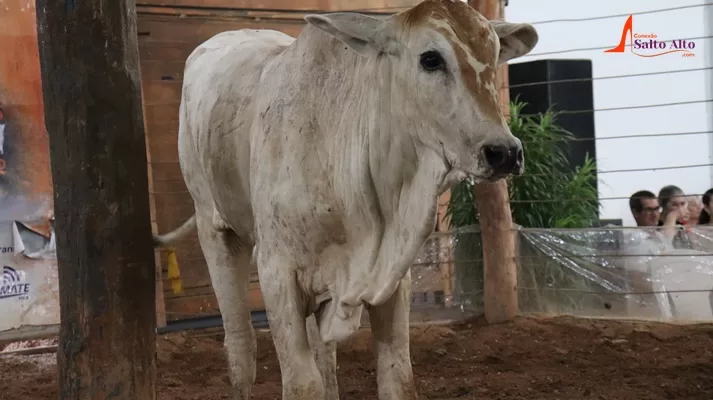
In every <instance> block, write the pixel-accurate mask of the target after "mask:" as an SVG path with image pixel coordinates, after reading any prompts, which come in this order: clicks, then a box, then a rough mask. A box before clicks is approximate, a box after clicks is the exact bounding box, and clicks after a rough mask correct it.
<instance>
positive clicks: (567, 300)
mask: <svg viewBox="0 0 713 400" xmlns="http://www.w3.org/2000/svg"><path fill="white" fill-rule="evenodd" d="M512 234H513V235H516V243H517V250H516V255H515V260H516V264H517V268H518V293H519V307H520V312H521V313H544V314H570V315H575V316H582V317H614V318H616V317H621V318H631V319H654V320H661V321H670V322H696V321H708V322H710V321H713V294H712V293H713V227H708V226H696V227H685V228H681V227H679V228H676V229H672V230H669V231H665V230H663V229H662V228H622V227H614V226H612V227H604V228H587V229H531V228H516V229H513V231H512ZM483 268H484V266H483V259H482V247H481V240H480V231H479V229H478V227H477V226H471V227H465V228H459V229H456V230H454V231H453V232H448V233H435V234H433V235H431V237H430V238H429V239H428V241H427V242H426V244H425V245H424V247H423V249H422V252H421V254H420V255H419V256H418V257H417V259H416V260H415V262H414V266H413V269H412V279H413V282H414V283H413V286H414V289H413V291H414V298H413V305H412V308H415V309H416V310H418V308H419V306H420V305H422V304H423V303H425V304H423V305H428V306H429V307H431V308H433V306H434V305H438V306H439V307H441V308H442V309H444V310H446V309H450V310H454V309H457V310H460V311H462V312H467V313H474V314H477V313H480V312H482V307H483ZM434 303H435V304H434Z"/></svg>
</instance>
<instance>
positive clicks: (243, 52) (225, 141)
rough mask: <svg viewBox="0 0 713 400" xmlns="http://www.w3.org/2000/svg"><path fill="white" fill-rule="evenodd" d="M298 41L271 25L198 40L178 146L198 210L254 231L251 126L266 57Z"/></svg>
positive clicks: (240, 230) (186, 86)
mask: <svg viewBox="0 0 713 400" xmlns="http://www.w3.org/2000/svg"><path fill="white" fill-rule="evenodd" d="M293 40H294V39H293V38H292V37H290V36H288V35H285V34H283V33H281V32H277V31H271V30H239V31H228V32H223V33H220V34H218V35H216V36H214V37H212V38H211V39H209V40H207V41H206V42H204V43H202V44H201V45H200V46H198V47H197V48H196V49H195V50H194V51H193V52H192V53H191V55H190V56H189V57H188V59H187V61H186V68H185V71H184V80H183V94H182V98H181V108H180V115H179V124H180V126H179V136H178V152H179V159H180V164H181V170H182V172H183V176H184V179H185V181H186V185H187V186H188V190H189V191H190V193H191V195H192V197H193V199H194V202H195V206H196V211H197V212H198V213H204V214H205V216H206V217H212V215H211V213H213V210H214V209H215V210H217V212H218V214H219V215H220V217H222V219H224V220H225V222H227V223H228V224H229V225H230V227H232V228H233V229H234V230H235V231H236V233H238V234H239V235H241V236H244V235H248V234H250V233H252V226H253V225H252V224H253V218H252V210H251V207H250V202H249V199H250V187H249V183H250V179H249V172H250V142H249V139H250V130H251V127H252V125H253V121H254V119H255V117H256V113H255V99H256V98H257V94H258V92H259V90H260V89H259V82H260V75H261V73H262V71H263V69H264V67H265V65H266V64H267V63H269V62H270V61H271V60H272V59H273V58H274V57H275V56H276V55H278V54H279V53H281V52H282V51H283V50H284V49H285V48H286V47H287V46H289V45H290V44H291V43H292V41H293Z"/></svg>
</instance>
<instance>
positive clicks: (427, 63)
mask: <svg viewBox="0 0 713 400" xmlns="http://www.w3.org/2000/svg"><path fill="white" fill-rule="evenodd" d="M421 67H423V69H425V70H426V71H428V72H433V71H438V70H439V69H445V67H446V61H445V60H444V59H443V57H441V53H439V52H437V51H435V50H431V51H427V52H425V53H423V54H421Z"/></svg>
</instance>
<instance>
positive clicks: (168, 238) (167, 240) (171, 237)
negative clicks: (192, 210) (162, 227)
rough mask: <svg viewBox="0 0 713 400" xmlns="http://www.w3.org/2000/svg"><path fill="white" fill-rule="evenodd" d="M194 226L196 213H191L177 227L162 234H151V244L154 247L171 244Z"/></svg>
mask: <svg viewBox="0 0 713 400" xmlns="http://www.w3.org/2000/svg"><path fill="white" fill-rule="evenodd" d="M195 228H196V215H195V214H193V215H192V216H191V217H190V218H188V220H187V221H186V222H184V223H183V225H181V226H180V227H178V229H176V230H174V231H172V232H168V233H166V234H164V235H153V245H154V247H166V246H170V245H172V244H173V243H174V242H176V241H177V240H179V239H181V238H182V237H184V236H186V235H187V234H188V233H190V232H191V231H192V230H193V229H195Z"/></svg>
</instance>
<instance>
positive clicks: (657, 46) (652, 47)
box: [604, 15, 696, 57]
mask: <svg viewBox="0 0 713 400" xmlns="http://www.w3.org/2000/svg"><path fill="white" fill-rule="evenodd" d="M627 39H628V42H629V44H630V46H629V52H631V53H633V54H634V55H637V56H639V57H658V56H663V55H667V54H677V55H679V56H681V57H695V56H696V55H695V54H694V53H693V49H695V48H696V43H695V42H694V41H692V40H686V39H676V40H668V41H666V40H659V39H658V35H657V34H655V33H638V32H634V17H633V15H629V18H627V20H626V22H624V27H623V28H622V30H621V40H620V41H619V45H618V46H616V47H614V48H611V49H609V50H604V52H605V53H625V52H626V44H627Z"/></svg>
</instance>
